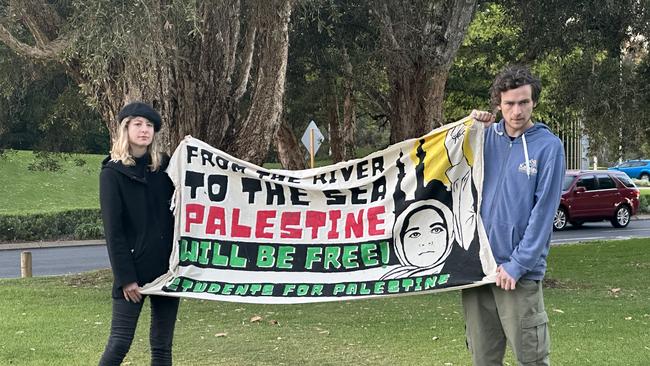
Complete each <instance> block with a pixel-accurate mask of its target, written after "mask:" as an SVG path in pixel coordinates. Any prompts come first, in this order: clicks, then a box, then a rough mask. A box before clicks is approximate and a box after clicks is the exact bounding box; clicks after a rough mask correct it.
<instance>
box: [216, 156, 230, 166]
mask: <svg viewBox="0 0 650 366" xmlns="http://www.w3.org/2000/svg"><path fill="white" fill-rule="evenodd" d="M228 163H229V162H228V160H226V159H225V158H222V157H221V156H219V155H217V165H218V166H219V168H221V169H223V170H226V169H228Z"/></svg>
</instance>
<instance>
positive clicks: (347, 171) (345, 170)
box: [341, 165, 354, 182]
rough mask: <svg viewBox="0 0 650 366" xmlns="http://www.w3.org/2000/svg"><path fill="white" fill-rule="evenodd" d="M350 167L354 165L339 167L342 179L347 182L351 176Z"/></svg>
mask: <svg viewBox="0 0 650 366" xmlns="http://www.w3.org/2000/svg"><path fill="white" fill-rule="evenodd" d="M352 169H354V165H350V166H347V167H345V168H342V169H341V174H343V180H344V181H346V182H347V181H349V180H350V177H351V176H352Z"/></svg>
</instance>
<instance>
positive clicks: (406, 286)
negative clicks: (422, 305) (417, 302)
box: [402, 278, 413, 292]
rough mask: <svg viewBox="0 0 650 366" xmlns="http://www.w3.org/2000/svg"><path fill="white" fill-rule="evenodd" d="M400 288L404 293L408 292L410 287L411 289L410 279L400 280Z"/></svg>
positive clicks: (411, 282) (411, 280) (411, 281)
mask: <svg viewBox="0 0 650 366" xmlns="http://www.w3.org/2000/svg"><path fill="white" fill-rule="evenodd" d="M402 286H403V287H404V291H405V292H410V291H411V287H413V279H412V278H404V279H402Z"/></svg>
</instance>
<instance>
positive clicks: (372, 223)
mask: <svg viewBox="0 0 650 366" xmlns="http://www.w3.org/2000/svg"><path fill="white" fill-rule="evenodd" d="M385 211H386V208H385V207H384V206H377V207H371V208H369V209H368V235H373V236H379V235H384V232H385V230H386V229H385V228H384V227H383V225H384V218H383V217H379V215H383V214H384V212H385ZM377 226H382V228H381V229H379V228H377Z"/></svg>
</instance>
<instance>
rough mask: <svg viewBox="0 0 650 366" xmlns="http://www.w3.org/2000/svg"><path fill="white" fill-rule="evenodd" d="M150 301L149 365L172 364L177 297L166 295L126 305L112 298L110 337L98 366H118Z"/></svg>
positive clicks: (121, 300) (152, 296)
mask: <svg viewBox="0 0 650 366" xmlns="http://www.w3.org/2000/svg"><path fill="white" fill-rule="evenodd" d="M147 297H148V298H149V301H150V302H151V329H150V331H149V343H150V344H151V364H152V365H156V366H158V365H171V364H172V339H173V338H174V325H175V324H176V313H177V312H178V298H177V297H168V296H156V295H151V296H146V297H143V299H142V301H140V302H139V303H133V302H128V301H126V300H125V299H113V320H112V321H111V335H110V337H109V338H108V344H107V345H106V349H105V350H104V354H103V355H102V358H101V359H100V360H99V365H100V366H108V365H120V364H121V363H122V360H124V357H125V356H126V353H127V352H129V348H131V342H133V335H134V334H135V327H136V325H137V324H138V318H139V317H140V312H141V311H142V305H143V303H144V299H145V298H147Z"/></svg>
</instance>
